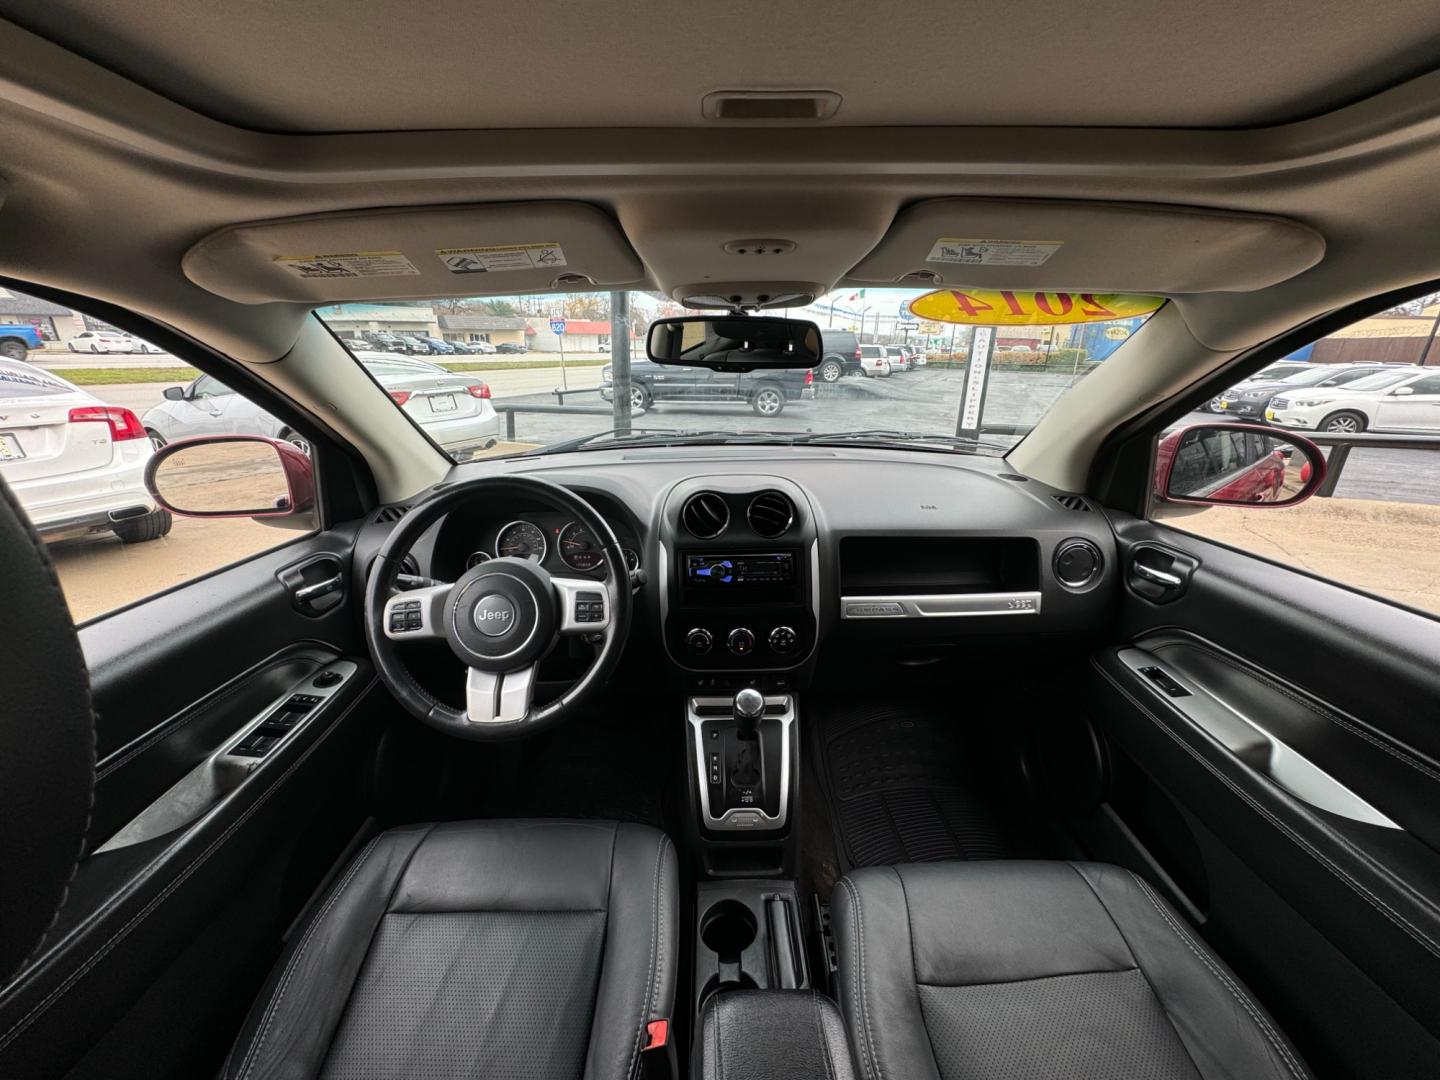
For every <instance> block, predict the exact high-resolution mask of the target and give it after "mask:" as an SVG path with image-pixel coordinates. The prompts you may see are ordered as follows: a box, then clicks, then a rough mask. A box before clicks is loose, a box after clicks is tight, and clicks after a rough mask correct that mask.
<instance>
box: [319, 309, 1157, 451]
mask: <svg viewBox="0 0 1440 1080" xmlns="http://www.w3.org/2000/svg"><path fill="white" fill-rule="evenodd" d="M942 292H943V293H944V297H943V299H944V301H945V304H947V305H948V308H946V309H945V310H944V311H941V313H940V315H939V316H938V317H937V316H935V315H933V314H932V315H931V317H925V314H926V312H927V309H926V306H925V304H924V303H921V304H920V305H919V307H920V310H921V312H922V313H921V314H918V315H917V314H916V313H914V312H912V311H911V310H910V305H911V303H912V302H915V301H918V300H920V298H922V297H926V296H927V294H928V295H929V296H930V297H931V299H932V301H933V299H934V297H935V296H939V295H940V294H939V293H933V292H932V291H931V290H913V289H859V290H855V289H851V290H845V289H841V290H836V291H834V292H831V293H829V294H827V295H826V296H824V297H821V298H820V300H818V301H817V302H816V303H814V304H811V305H810V306H809V307H806V308H792V309H788V310H772V311H767V312H765V314H766V315H778V316H782V317H786V318H794V319H806V320H809V321H811V322H814V323H815V324H816V325H817V326H818V327H819V328H820V333H821V339H822V344H823V355H822V359H821V362H820V364H819V365H818V366H817V367H815V368H813V369H801V370H778V371H777V370H768V371H765V370H762V371H752V372H746V373H739V374H737V373H733V372H727V373H717V372H712V371H709V370H708V369H705V368H701V367H693V366H675V365H665V366H661V365H657V364H655V363H653V362H651V361H650V360H648V359H646V356H645V342H646V338H647V331H648V328H649V325H650V323H651V322H652V321H654V320H655V319H658V318H672V317H676V316H684V315H694V314H699V313H698V312H695V311H692V310H690V309H687V308H684V307H682V306H681V305H679V304H678V303H676V302H675V301H673V300H671V299H669V298H668V297H666V296H664V295H663V294H660V293H649V292H630V293H569V294H565V295H548V294H547V295H531V296H504V297H476V298H469V299H447V300H437V301H433V302H417V301H403V302H401V301H397V302H394V303H367V304H339V305H331V306H327V307H324V308H321V309H319V310H318V311H317V313H316V314H317V315H318V316H319V317H320V318H321V319H322V320H323V321H324V322H325V323H326V325H327V326H328V327H329V328H330V329H331V331H333V332H334V334H335V336H336V337H337V338H338V339H339V340H340V341H341V342H342V343H343V344H344V345H345V346H346V348H348V349H349V350H350V351H351V352H352V354H354V355H356V356H358V357H359V358H360V361H361V362H362V363H364V364H365V365H366V366H367V368H369V369H370V370H371V371H372V372H373V373H375V374H376V375H381V374H382V373H383V375H384V384H385V388H386V391H387V392H388V393H389V394H390V396H391V397H392V399H393V400H394V401H395V403H396V407H398V408H401V409H403V410H404V411H405V413H406V414H407V415H408V416H409V417H410V418H411V419H412V420H414V421H415V422H416V423H417V424H418V425H419V426H420V428H421V429H422V430H423V431H424V432H425V433H426V434H427V435H429V436H430V437H431V438H432V439H433V440H434V441H435V443H436V444H437V445H438V446H439V447H440V448H441V449H442V450H444V451H445V452H446V453H447V454H449V455H450V456H451V457H452V459H454V460H456V461H464V460H469V459H471V458H475V457H481V456H494V455H498V454H510V453H524V452H546V451H554V452H558V451H563V450H570V449H578V448H579V447H580V446H582V445H583V446H587V447H593V446H601V445H604V444H605V443H607V442H615V441H624V442H628V443H636V442H648V443H662V444H667V445H670V444H677V445H678V444H680V443H685V442H690V443H694V442H742V441H743V442H789V443H800V442H809V443H828V442H837V441H843V442H847V443H851V444H865V443H869V444H874V445H904V446H914V447H918V448H923V449H934V450H937V451H945V452H965V453H983V454H994V455H1003V454H1005V453H1006V452H1008V451H1009V450H1010V449H1011V448H1012V447H1013V446H1014V445H1015V444H1016V443H1017V442H1019V440H1020V439H1021V438H1023V437H1024V436H1025V434H1026V433H1027V432H1028V431H1029V430H1030V428H1031V427H1033V426H1034V425H1035V424H1036V423H1037V422H1038V421H1039V419H1040V418H1041V417H1042V416H1044V415H1045V413H1046V412H1047V411H1048V410H1049V409H1050V407H1051V406H1052V405H1054V403H1055V402H1056V401H1057V400H1058V399H1059V398H1060V397H1061V396H1062V395H1063V394H1065V393H1066V392H1067V391H1069V390H1070V389H1071V388H1072V387H1074V386H1075V385H1076V384H1078V383H1079V382H1080V381H1081V380H1083V379H1084V378H1085V377H1086V376H1087V375H1089V374H1090V373H1091V372H1092V371H1094V370H1095V369H1096V368H1098V367H1099V366H1100V365H1101V364H1103V363H1106V362H1108V361H1109V360H1110V358H1111V357H1113V356H1114V355H1115V354H1116V353H1117V352H1118V351H1119V350H1120V349H1122V348H1124V347H1125V344H1126V342H1127V341H1128V340H1129V338H1130V337H1131V336H1132V335H1133V334H1134V333H1135V331H1136V330H1138V329H1139V328H1140V327H1141V326H1142V325H1143V324H1144V322H1145V321H1146V319H1147V318H1149V316H1150V314H1151V313H1153V311H1154V310H1155V309H1156V308H1157V307H1159V305H1160V304H1161V301H1160V300H1158V299H1154V298H1140V297H1117V298H1111V297H1107V296H1100V297H1094V296H1091V295H1090V294H1064V293H1040V294H1037V293H982V292H974V291H971V292H959V291H956V290H942ZM956 298H958V299H956ZM1112 300H1116V301H1129V302H1131V303H1130V304H1129V306H1125V305H1124V304H1121V303H1113V304H1112V306H1111V307H1109V308H1107V307H1105V306H1104V304H1105V303H1108V302H1111V301H1112ZM932 307H933V304H932ZM955 311H958V312H960V313H961V314H960V315H959V316H955V315H953V314H950V313H952V312H955ZM991 311H994V312H995V314H994V315H990V314H988V313H989V312H991ZM1082 313H1083V317H1084V318H1085V319H1086V320H1087V321H1080V322H1070V321H1066V320H1067V319H1070V318H1079V317H1081V315H1082ZM953 317H958V318H965V317H971V318H976V319H980V318H993V319H994V320H995V322H994V323H992V324H985V323H981V322H978V321H977V322H975V323H973V324H961V323H960V322H952V321H939V319H940V318H947V319H948V318H953ZM627 324H628V327H629V332H628V333H624V332H622V331H621V330H617V328H623V327H625V326H626V325H627ZM972 352H975V353H976V355H977V356H981V354H982V353H983V354H984V356H986V357H988V364H987V363H986V362H985V360H984V358H983V357H982V358H981V359H979V360H978V361H977V362H976V363H975V365H974V370H975V373H976V377H975V378H974V379H972V380H970V381H969V382H968V383H967V375H968V374H969V373H970V371H971V360H972V356H971V354H972ZM381 356H384V357H387V358H389V359H390V360H391V363H390V364H385V361H383V360H380V359H379V357H381ZM420 356H423V357H424V358H425V359H424V360H423V361H420V362H419V363H416V361H415V360H408V359H407V358H409V357H416V358H418V357H420ZM627 358H628V367H629V377H628V379H627V378H626V372H625V370H624V369H625V367H626V366H627V365H626V361H627ZM407 363H408V364H409V365H410V366H409V367H408V369H407V370H408V371H410V372H413V374H414V378H413V380H412V381H413V383H414V385H413V386H411V385H410V383H409V382H404V383H403V385H397V383H396V378H397V376H403V374H404V372H403V371H402V370H401V369H402V368H403V367H405V365H407ZM421 364H423V365H424V367H423V369H422V368H421ZM430 375H434V376H449V377H448V378H443V377H440V378H432V377H429V376H430ZM402 381H403V379H402ZM962 406H963V407H962Z"/></svg>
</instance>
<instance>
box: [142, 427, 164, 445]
mask: <svg viewBox="0 0 1440 1080" xmlns="http://www.w3.org/2000/svg"><path fill="white" fill-rule="evenodd" d="M145 435H146V437H148V438H149V440H150V445H151V446H152V447H154V448H155V449H156V450H159V449H160V448H161V447H162V446H164V445H165V436H164V435H161V434H160V433H159V432H158V431H156V430H155V429H154V428H146V429H145Z"/></svg>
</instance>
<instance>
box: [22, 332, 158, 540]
mask: <svg viewBox="0 0 1440 1080" xmlns="http://www.w3.org/2000/svg"><path fill="white" fill-rule="evenodd" d="M151 453H152V450H151V446H150V442H149V440H148V439H146V438H145V429H144V427H143V426H142V425H141V423H140V419H139V417H137V416H136V415H135V414H134V413H133V412H131V411H130V410H129V409H122V408H118V407H116V406H114V405H107V404H105V403H104V402H103V401H101V400H100V399H99V398H97V397H95V396H94V395H93V394H91V393H89V392H88V391H85V390H82V389H81V388H80V387H78V386H76V385H74V384H73V383H71V382H67V381H66V380H65V379H62V378H60V377H59V376H57V375H53V374H51V373H50V372H48V371H42V370H41V369H40V368H37V367H35V366H34V365H32V364H27V363H25V362H23V361H19V360H0V475H3V476H4V477H5V480H6V482H7V483H8V484H9V485H10V487H11V488H12V489H13V490H14V492H15V495H16V497H17V498H18V499H19V500H20V505H21V506H23V507H24V508H25V510H26V512H27V513H28V514H29V515H30V520H31V522H33V523H34V525H35V529H36V531H37V532H38V533H40V535H41V536H43V537H45V538H46V539H54V540H58V539H65V538H69V537H76V536H84V535H87V534H91V533H97V532H112V533H114V534H115V535H116V536H118V537H119V538H120V539H121V540H124V541H126V542H127V543H138V542H141V541H144V540H156V539H159V538H160V537H162V536H164V535H165V534H166V533H168V532H169V531H170V526H171V518H170V514H169V512H168V511H166V510H162V509H160V508H158V507H157V506H156V505H155V502H154V500H153V499H151V498H150V496H149V494H148V493H147V492H146V490H145V465H146V463H147V462H148V461H149V460H150V454H151Z"/></svg>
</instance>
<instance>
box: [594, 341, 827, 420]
mask: <svg viewBox="0 0 1440 1080" xmlns="http://www.w3.org/2000/svg"><path fill="white" fill-rule="evenodd" d="M851 336H852V337H853V336H854V335H851ZM814 382H815V372H814V371H813V370H812V369H810V368H800V369H790V370H787V369H781V370H778V371H776V370H770V371H747V372H744V373H743V374H737V373H735V372H726V371H711V370H710V369H709V368H703V367H680V366H675V365H671V364H663V365H662V364H656V363H654V362H653V361H650V360H632V361H631V362H630V408H631V409H632V410H634V411H635V412H644V411H645V410H646V409H648V408H649V407H650V406H651V405H652V404H655V403H656V402H660V401H695V402H722V401H743V402H747V403H748V404H749V406H750V407H751V408H752V409H754V410H755V414H756V415H757V416H779V415H780V414H781V412H783V411H784V409H785V406H786V404H787V403H789V402H791V401H799V400H801V399H802V398H804V397H807V396H809V395H812V394H813V393H814V391H813V389H811V387H812V385H813V384H814ZM600 383H601V385H600V396H601V397H603V398H604V399H605V400H606V401H611V400H613V398H614V396H615V394H614V374H613V372H612V370H611V367H610V365H609V364H606V365H605V368H604V370H603V371H602V372H601V373H600Z"/></svg>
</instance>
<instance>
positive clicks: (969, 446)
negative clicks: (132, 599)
mask: <svg viewBox="0 0 1440 1080" xmlns="http://www.w3.org/2000/svg"><path fill="white" fill-rule="evenodd" d="M791 441H792V442H794V443H796V444H808V445H811V446H823V445H825V444H827V443H862V444H863V443H870V444H875V445H882V444H899V445H904V446H919V447H921V448H923V447H924V444H926V443H929V444H931V445H936V446H943V447H945V448H946V449H948V450H1011V449H1014V447H1013V446H1012V445H1011V444H1010V443H1002V442H996V441H995V440H994V439H976V438H972V437H971V436H969V435H945V434H942V433H940V432H935V431H899V430H896V429H894V428H868V429H866V430H864V431H817V432H812V433H810V434H806V435H797V436H795V437H794V438H793V439H792V440H791Z"/></svg>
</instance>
